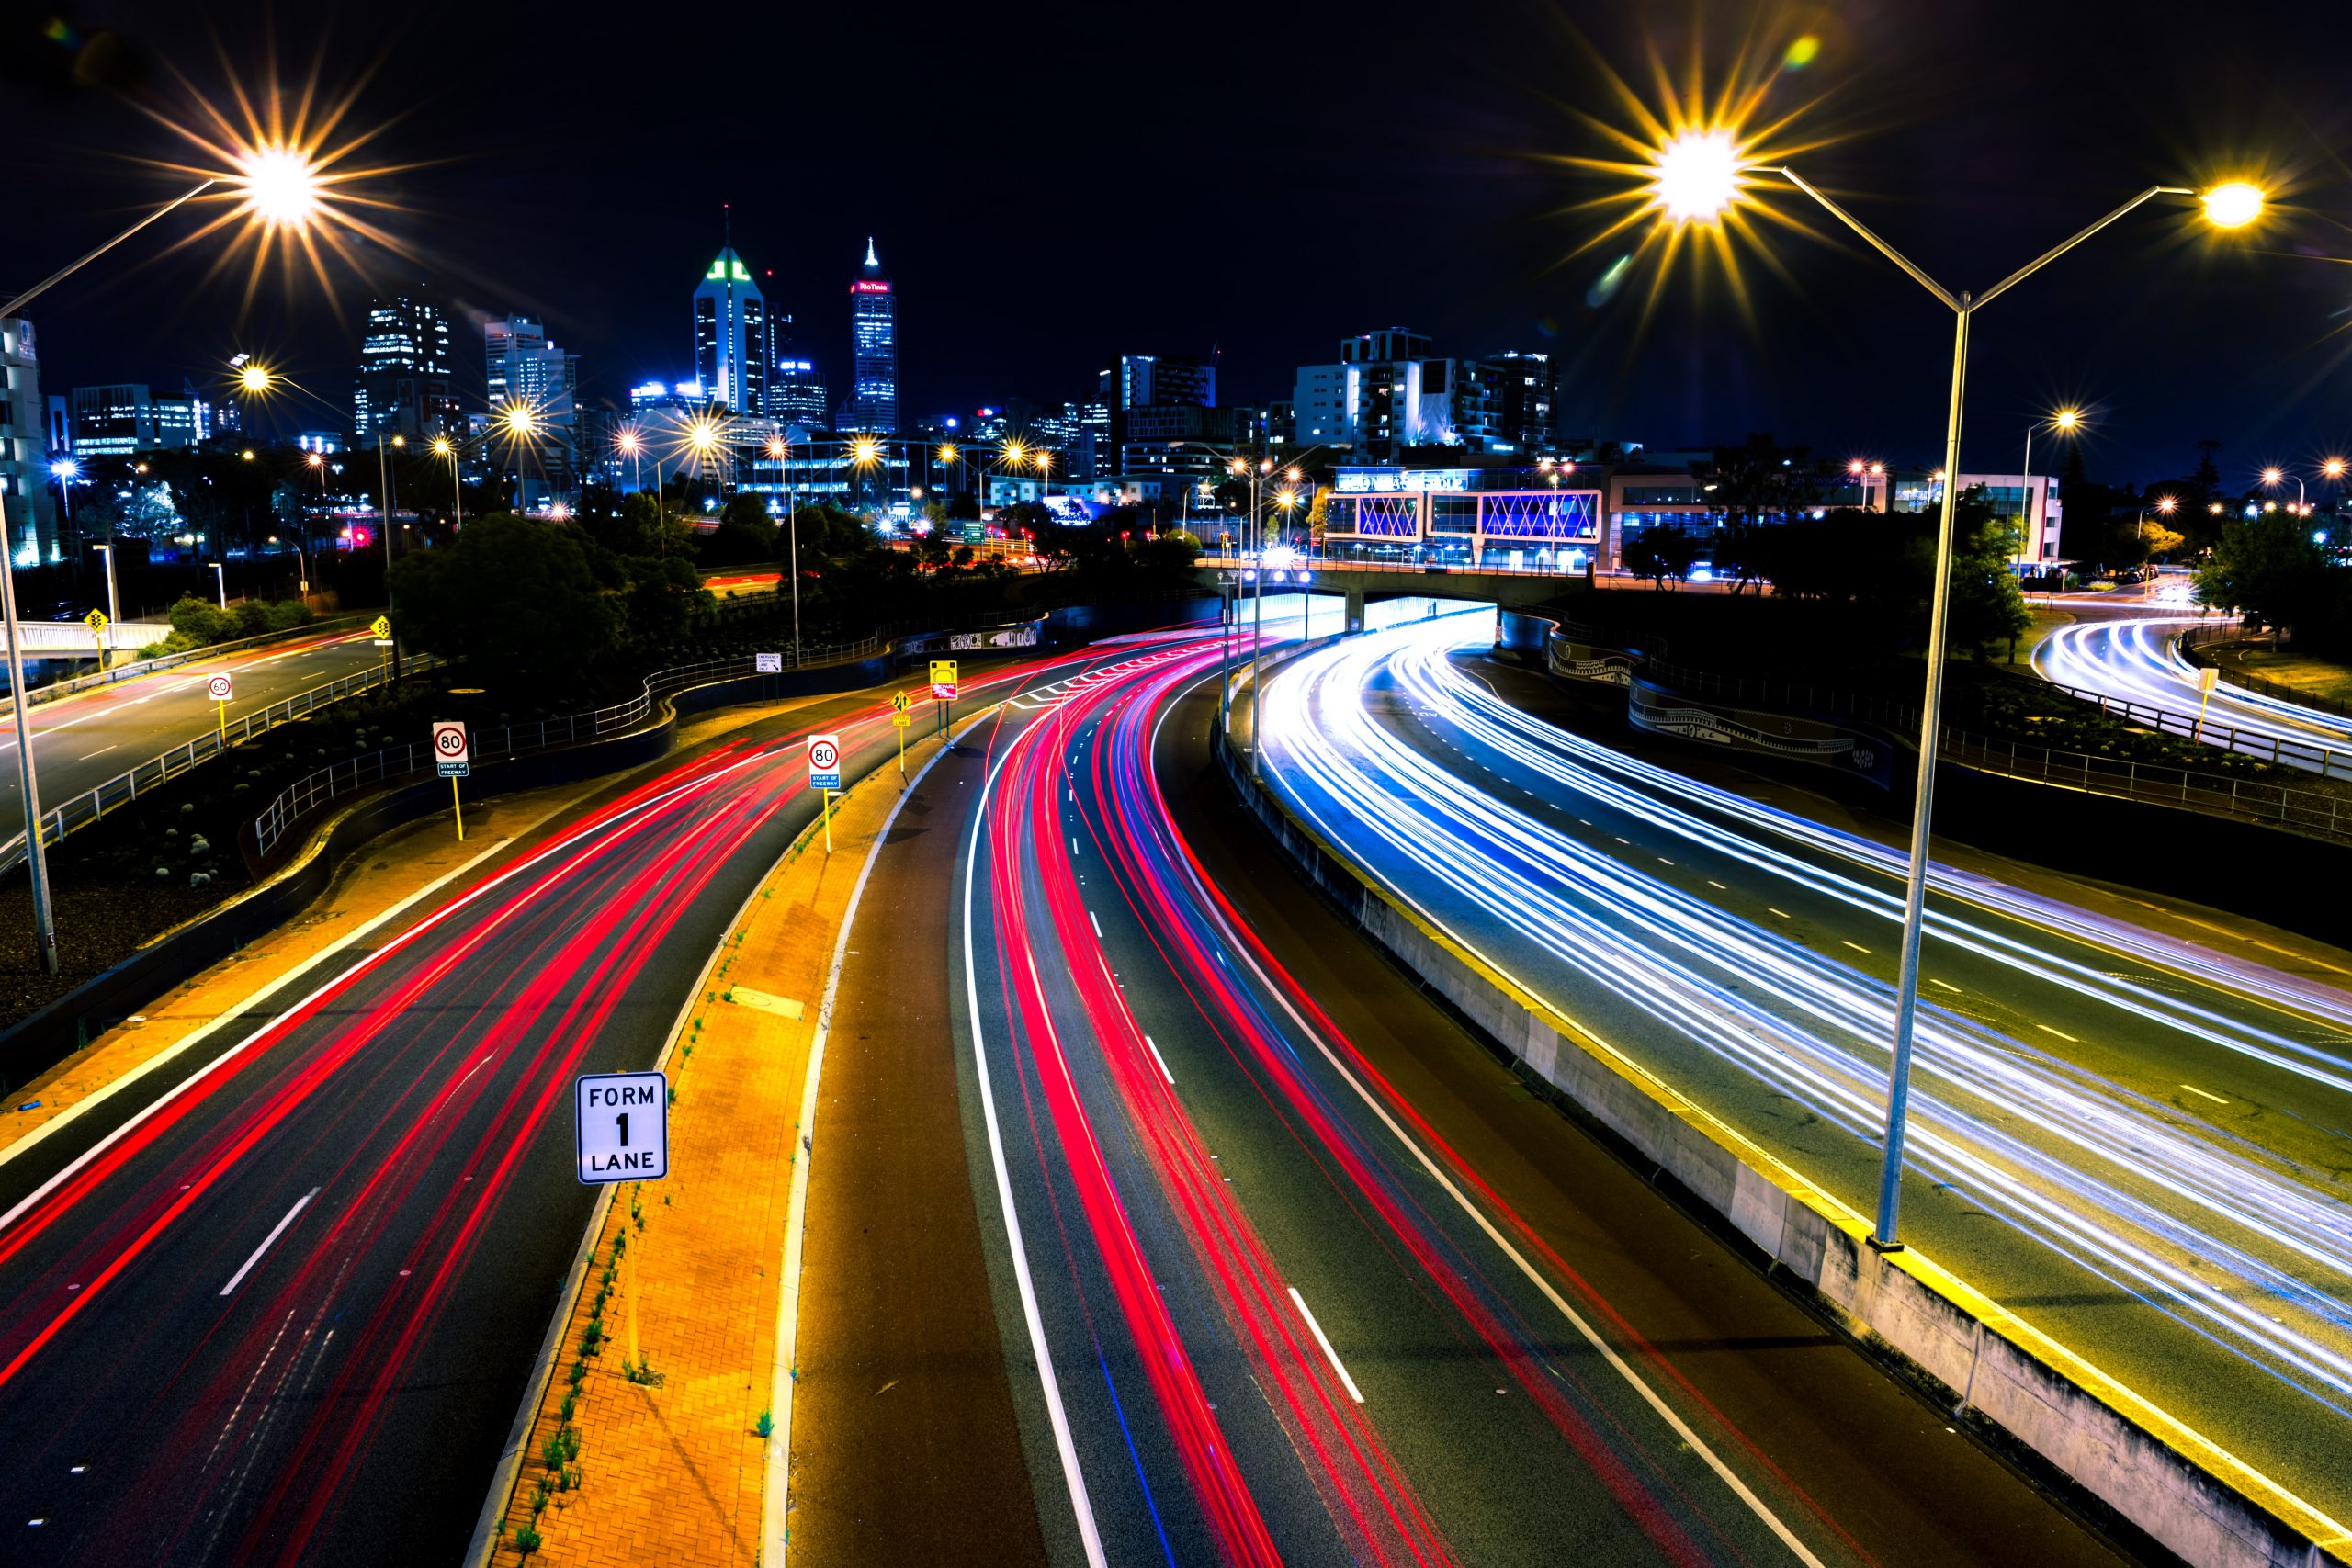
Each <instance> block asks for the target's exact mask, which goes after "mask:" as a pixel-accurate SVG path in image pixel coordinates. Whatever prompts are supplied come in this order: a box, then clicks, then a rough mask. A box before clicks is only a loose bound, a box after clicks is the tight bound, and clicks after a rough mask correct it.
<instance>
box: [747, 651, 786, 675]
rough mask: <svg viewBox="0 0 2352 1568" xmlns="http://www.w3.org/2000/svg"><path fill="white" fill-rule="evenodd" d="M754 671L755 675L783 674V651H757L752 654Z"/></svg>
mask: <svg viewBox="0 0 2352 1568" xmlns="http://www.w3.org/2000/svg"><path fill="white" fill-rule="evenodd" d="M752 673H753V674H755V675H781V674H783V673H784V655H783V654H781V653H755V654H753V655H752Z"/></svg>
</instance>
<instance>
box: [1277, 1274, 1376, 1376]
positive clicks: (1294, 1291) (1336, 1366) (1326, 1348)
mask: <svg viewBox="0 0 2352 1568" xmlns="http://www.w3.org/2000/svg"><path fill="white" fill-rule="evenodd" d="M1290 1304H1291V1305H1293V1306H1295V1307H1296V1308H1297V1309H1298V1315H1299V1316H1301V1317H1303V1318H1305V1319H1306V1326H1307V1327H1308V1328H1309V1329H1311V1330H1313V1331H1314V1334H1315V1343H1317V1345H1320V1346H1322V1347H1323V1354H1324V1356H1325V1358H1326V1359H1329V1361H1330V1363H1331V1370H1332V1371H1335V1372H1337V1373H1339V1374H1340V1386H1341V1387H1343V1388H1345V1389H1346V1390H1347V1391H1348V1397H1349V1398H1350V1399H1352V1400H1354V1401H1355V1402H1356V1403H1357V1404H1363V1390H1362V1389H1360V1388H1358V1387H1357V1386H1356V1380H1355V1379H1353V1378H1351V1377H1350V1376H1348V1369H1347V1368H1346V1367H1345V1366H1342V1365H1341V1364H1340V1353H1339V1352H1338V1351H1337V1350H1334V1349H1332V1348H1331V1341H1330V1340H1329V1338H1328V1337H1326V1336H1325V1335H1324V1333H1323V1325H1321V1324H1319V1323H1317V1322H1316V1321H1315V1314H1313V1313H1311V1312H1309V1311H1307V1310H1306V1297H1305V1296H1302V1295H1300V1294H1299V1293H1298V1287H1297V1286H1296V1285H1293V1286H1292V1287H1291V1288H1290Z"/></svg>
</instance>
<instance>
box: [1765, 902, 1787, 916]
mask: <svg viewBox="0 0 2352 1568" xmlns="http://www.w3.org/2000/svg"><path fill="white" fill-rule="evenodd" d="M1764 908H1765V909H1766V911H1767V912H1768V913H1770V914H1775V915H1778V916H1780V917H1781V919H1784V920H1785V919H1788V918H1789V912H1788V911H1787V910H1786V909H1775V908H1772V906H1771V905H1770V904H1767V905H1765V906H1764Z"/></svg>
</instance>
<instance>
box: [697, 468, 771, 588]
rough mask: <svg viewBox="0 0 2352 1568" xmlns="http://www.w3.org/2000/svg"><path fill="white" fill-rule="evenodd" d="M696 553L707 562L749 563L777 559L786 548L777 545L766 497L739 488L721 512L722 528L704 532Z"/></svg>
mask: <svg viewBox="0 0 2352 1568" xmlns="http://www.w3.org/2000/svg"><path fill="white" fill-rule="evenodd" d="M781 553H782V552H781V551H779V550H778V548H777V547H776V526H775V518H773V517H771V516H769V515H768V509H767V502H766V501H765V500H763V498H762V497H760V496H758V495H755V494H753V493H752V492H751V491H741V492H739V493H738V494H737V495H735V496H734V497H733V498H732V499H731V500H729V502H728V503H727V509H726V510H725V511H724V512H721V513H719V514H718V528H716V529H715V530H713V531H712V532H711V533H709V534H707V535H705V536H703V537H702V539H701V541H700V543H699V544H698V545H697V546H696V547H695V555H696V556H698V557H699V558H701V560H702V563H703V564H704V565H705V566H749V565H751V564H752V562H754V561H772V560H775V558H777V556H778V555H780V554H781ZM697 586H699V585H697Z"/></svg>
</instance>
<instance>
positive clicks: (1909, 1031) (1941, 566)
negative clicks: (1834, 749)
mask: <svg viewBox="0 0 2352 1568" xmlns="http://www.w3.org/2000/svg"><path fill="white" fill-rule="evenodd" d="M1660 173H1661V176H1662V178H1661V195H1662V196H1670V195H1671V194H1672V193H1669V192H1667V191H1666V190H1665V189H1664V188H1663V186H1664V176H1665V175H1667V173H1668V170H1667V166H1666V164H1665V163H1664V162H1663V161H1661V165H1660ZM1738 173H1739V171H1738V170H1737V168H1736V166H1730V167H1726V168H1725V169H1724V170H1723V171H1722V172H1721V173H1720V174H1716V173H1713V172H1712V171H1710V172H1708V173H1707V175H1705V177H1707V178H1709V179H1710V180H1711V181H1712V182H1713V183H1714V184H1716V185H1717V186H1718V187H1719V189H1720V196H1719V197H1717V198H1716V199H1715V200H1714V203H1713V213H1715V214H1720V213H1721V212H1722V210H1723V209H1725V208H1727V207H1729V206H1730V205H1731V203H1732V201H1733V200H1734V198H1735V197H1736V195H1737V194H1738V186H1739V181H1738ZM1779 173H1780V175H1781V177H1782V178H1783V179H1785V180H1787V181H1788V182H1789V183H1790V184H1791V185H1792V186H1795V187H1796V188H1797V189H1798V190H1800V191H1802V192H1804V194H1805V195H1806V196H1808V197H1812V198H1813V200H1814V201H1815V202H1817V203H1819V204H1820V206H1821V207H1822V208H1823V209H1825V210H1826V211H1827V212H1828V213H1829V215H1830V216H1831V217H1833V218H1835V219H1837V220H1838V221H1839V222H1840V223H1843V224H1844V225H1845V226H1846V227H1847V228H1849V229H1850V230H1852V231H1854V232H1855V233H1856V234H1857V235H1859V236H1860V237H1861V239H1862V240H1863V241H1864V242H1865V243H1868V244H1869V245H1870V246H1871V249H1873V250H1875V251H1877V252H1878V253H1879V254H1881V255H1883V256H1884V257H1886V258H1887V260H1889V261H1891V262H1893V263H1894V265H1896V266H1898V267H1900V268H1902V269H1903V271H1904V273H1905V275H1907V276H1909V277H1910V278H1911V279H1912V281H1914V282H1916V283H1917V284H1918V285H1919V286H1920V287H1921V288H1925V289H1927V291H1928V293H1929V294H1932V295H1933V296H1935V298H1936V299H1937V300H1939V302H1940V303H1941V304H1942V305H1943V306H1944V307H1945V308H1946V309H1948V310H1951V313H1952V356H1951V400H1950V403H1949V405H1948V408H1947V411H1946V413H1945V420H1944V463H1943V467H1944V472H1945V473H1946V474H1948V475H1957V474H1958V473H1959V472H1960V424H1961V410H1962V404H1963V401H1964V400H1965V394H1966V390H1967V384H1968V329H1969V326H1970V324H1971V322H1972V321H1973V319H1974V317H1975V314H1976V312H1977V311H1978V310H1982V309H1984V308H1985V306H1986V305H1988V304H1990V303H1992V302H1993V301H1994V300H1995V299H1998V298H2000V297H2001V296H2002V295H2003V294H2006V293H2007V292H2008V291H2009V290H2010V289H2011V288H2015V287H2016V286H2017V285H2018V284H2019V283H2021V282H2023V281H2024V280H2025V279H2026V278H2028V277H2030V276H2032V275H2033V274H2034V273H2036V272H2039V271H2041V268H2043V267H2044V266H2047V265H2049V264H2050V263H2052V262H2053V261H2055V260H2057V259H2058V258H2059V257H2060V256H2062V255H2064V254H2066V253H2067V252H2068V251H2071V250H2073V249H2074V248H2075V246H2076V245H2079V244H2081V243H2083V242H2084V241H2086V240H2087V239H2089V238H2090V237H2091V236H2092V235H2094V234H2096V233H2098V231H2100V230H2102V229H2105V228H2106V227H2107V226H2108V225H2109V224H2111V223H2113V222H2115V221H2116V220H2118V219H2120V218H2121V217H2123V216H2124V215H2125V214H2126V213H2129V212H2131V211H2132V210H2133V209H2136V208H2138V207H2139V206H2141V205H2142V204H2143V203H2144V202H2147V201H2150V200H2152V199H2154V197H2159V196H2185V197H2198V193H2197V192H2196V191H2193V190H2189V189H2187V188H2185V187H2182V186H2150V187H2149V188H2148V189H2146V190H2143V191H2142V192H2141V193H2140V194H2139V195H2137V196H2135V197H2132V198H2131V200H2129V201H2127V202H2125V203H2124V204H2123V205H2122V206H2120V207H2119V208H2117V209H2115V210H2114V211H2112V212H2109V214H2107V215H2106V216H2105V217H2103V218H2101V219H2099V220H2098V221H2097V222H2095V223H2092V224H2091V225H2090V226H2089V227H2087V228H2086V229H2083V230H2081V231H2078V232H2076V233H2075V234H2074V235H2072V236H2070V237H2069V238H2067V239H2065V240H2064V241H2062V242H2061V243H2058V244H2057V245H2055V246H2053V247H2052V248H2051V249H2050V250H2048V251H2045V252H2043V253H2042V254H2041V255H2040V256H2037V257H2035V258H2034V259H2033V260H2032V261H2030V262H2028V263H2027V264H2026V265H2024V266H2022V267H2020V268H2018V270H2017V271H2015V272H2013V273H2011V274H2010V275H2009V276H2007V277H2005V278H2003V279H2001V280H2000V281H1999V282H1998V283H1996V284H1994V285H1993V286H1992V287H1991V288H1987V289H1986V290H1985V292H1983V293H1982V294H1971V293H1968V292H1966V291H1962V292H1961V293H1958V294H1955V293H1953V292H1952V291H1951V290H1950V289H1948V288H1944V287H1943V285H1941V284H1939V283H1938V282H1937V281H1936V280H1935V279H1933V278H1931V277H1929V276H1928V275H1927V274H1926V273H1925V272H1923V271H1921V270H1920V269H1919V268H1918V267H1917V265H1914V264H1913V263H1912V262H1911V261H1910V260H1909V258H1907V257H1905V255H1903V254H1901V253H1900V252H1898V251H1896V250H1895V249H1894V246H1892V245H1890V244H1888V243H1886V242H1885V241H1884V240H1882V239H1880V238H1879V237H1878V235H1876V234H1875V233H1873V232H1871V231H1870V230H1869V229H1868V228H1866V227H1864V226H1863V224H1862V223H1861V222H1860V220H1857V219H1856V218H1854V217H1853V216H1852V215H1851V214H1850V213H1849V212H1847V211H1846V209H1843V208H1841V207H1839V206H1838V204H1837V203H1836V202H1834V201H1832V200H1830V199H1829V197H1826V196H1825V195H1823V194H1822V193H1821V191H1820V190H1818V189H1817V188H1815V186H1813V185H1811V184H1809V183H1808V182H1807V181H1806V180H1805V179H1804V177H1803V176H1802V175H1798V174H1797V172H1796V171H1795V170H1793V169H1791V168H1788V167H1786V166H1783V167H1781V169H1780V170H1779ZM1682 195H1683V197H1684V199H1685V200H1686V201H1687V200H1688V197H1689V193H1688V192H1687V191H1686V192H1684V193H1682ZM2199 199H2200V200H2201V201H2202V203H2203V206H2204V209H2205V216H2206V219H2207V220H2208V221H2209V222H2211V223H2212V224H2213V225H2214V226H2215V227H2216V228H2220V229H2239V228H2243V227H2245V225H2246V224H2249V223H2251V222H2253V221H2254V220H2256V218H2258V217H2260V216H2261V215H2262V208H2263V195H2262V192H2261V191H2259V190H2258V189H2256V187H2254V186H2250V185H2245V184H2243V183H2232V184H2229V185H2223V186H2217V187H2215V188H2214V189H2211V190H2209V191H2207V192H2205V193H2204V194H2203V196H2202V197H2199ZM1958 489H1959V486H1958V484H1957V482H1956V481H1952V482H1947V483H1946V484H1945V485H1944V488H1943V505H1942V508H1941V514H1940V516H1939V520H1938V526H1937V531H1936V575H1935V586H1934V589H1933V594H1934V597H1933V599H1932V601H1931V603H1930V608H1929V611H1928V649H1927V659H1928V687H1927V695H1926V699H1925V701H1923V702H1922V703H1921V705H1920V715H1919V763H1918V781H1917V788H1916V789H1915V791H1914V794H1913V797H1912V808H1911V857H1910V870H1909V876H1908V879H1907V881H1906V883H1905V889H1904V899H1903V953H1902V964H1901V968H1900V970H1899V973H1898V976H1897V979H1896V982H1895V1000H1894V1051H1893V1054H1892V1057H1891V1059H1890V1061H1889V1064H1888V1070H1887V1100H1886V1136H1885V1145H1884V1151H1883V1155H1882V1156H1881V1164H1880V1168H1879V1191H1878V1214H1877V1222H1876V1225H1875V1228H1874V1230H1873V1233H1872V1235H1871V1245H1872V1246H1874V1247H1878V1248H1879V1249H1881V1250H1882V1251H1894V1250H1896V1249H1898V1248H1900V1247H1902V1245H1903V1243H1902V1238H1901V1231H1900V1220H1901V1213H1902V1182H1903V1145H1904V1137H1905V1131H1906V1126H1907V1116H1908V1111H1909V1106H1910V1096H1911V1053H1912V1042H1913V1036H1914V1032H1915V1030H1916V1026H1917V1018H1918V1006H1919V941H1920V933H1921V928H1922V926H1923V924H1924V921H1925V917H1926V906H1927V890H1928V847H1929V846H1928V836H1929V830H1930V827H1931V824H1932V821H1933V817H1934V805H1935V778H1936V751H1937V746H1938V741H1939V738H1940V736H1941V734H1942V714H1943V694H1944V644H1945V637H1946V632H1947V625H1946V623H1947V620H1948V614H1947V612H1948V610H1949V602H1950V599H1951V570H1952V520H1953V513H1954V502H1955V501H1956V499H1957V498H1956V495H1955V492H1956V491H1957V490H1958Z"/></svg>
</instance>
